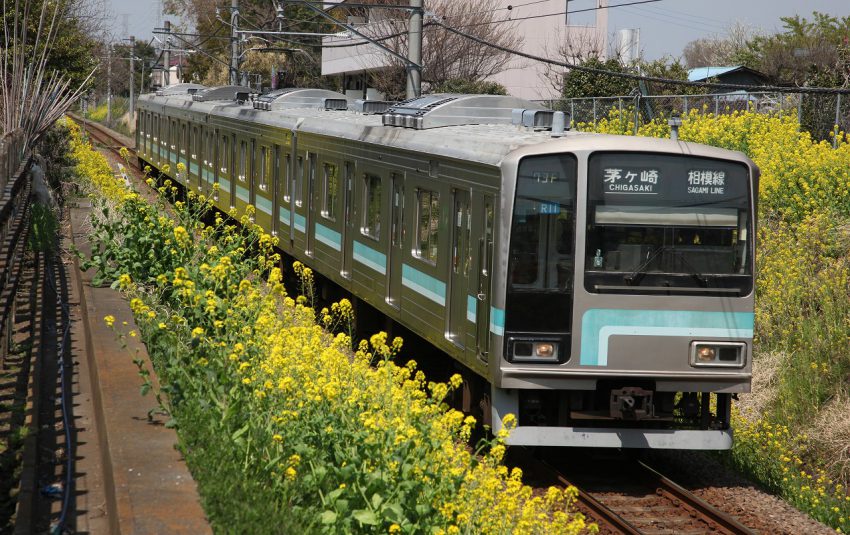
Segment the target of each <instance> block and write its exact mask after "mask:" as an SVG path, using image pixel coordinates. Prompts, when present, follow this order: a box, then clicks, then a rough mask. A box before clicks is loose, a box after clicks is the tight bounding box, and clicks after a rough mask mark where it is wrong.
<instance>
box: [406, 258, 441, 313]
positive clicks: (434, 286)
mask: <svg viewBox="0 0 850 535" xmlns="http://www.w3.org/2000/svg"><path fill="white" fill-rule="evenodd" d="M401 283H402V284H404V285H405V286H407V287H408V288H410V289H411V290H413V291H415V292H418V293H420V294H422V295H424V296H425V297H427V298H428V299H430V300H431V301H434V302H435V303H437V304H438V305H440V306H446V283H445V282H443V281H441V280H440V279H437V278H434V277H432V276H431V275H428V274H427V273H423V272H421V271H419V270H418V269H416V268H414V267H411V266H408V265H407V264H403V265H402V267H401Z"/></svg>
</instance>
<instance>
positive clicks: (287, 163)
mask: <svg viewBox="0 0 850 535" xmlns="http://www.w3.org/2000/svg"><path fill="white" fill-rule="evenodd" d="M283 175H284V180H283V184H281V189H282V190H283V200H284V201H286V202H289V201H290V199H291V198H292V197H291V192H290V191H289V189H290V182H289V181H290V180H291V179H292V155H291V154H287V155H286V157H285V158H284V164H283Z"/></svg>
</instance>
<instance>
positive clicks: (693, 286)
mask: <svg viewBox="0 0 850 535" xmlns="http://www.w3.org/2000/svg"><path fill="white" fill-rule="evenodd" d="M751 214H752V209H751V205H750V190H749V172H748V169H747V167H746V166H745V165H743V164H740V163H736V162H729V161H721V160H712V159H708V158H698V157H692V156H678V155H665V154H646V153H641V154H638V153H604V154H596V155H593V156H591V158H590V162H589V165H588V216H587V217H588V221H587V245H586V248H585V259H584V265H585V286H586V289H587V290H588V291H589V292H601V293H659V292H661V293H665V294H666V293H670V292H672V291H675V293H676V295H708V294H714V295H746V294H747V293H749V292H750V290H751V289H752V253H751V247H752V244H751V240H750V239H749V237H750V236H751V223H752V217H751Z"/></svg>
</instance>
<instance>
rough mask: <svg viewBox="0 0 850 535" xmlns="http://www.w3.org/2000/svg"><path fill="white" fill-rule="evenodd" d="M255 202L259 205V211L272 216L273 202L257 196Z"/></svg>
mask: <svg viewBox="0 0 850 535" xmlns="http://www.w3.org/2000/svg"><path fill="white" fill-rule="evenodd" d="M254 200H255V201H256V203H257V210H259V211H260V212H263V213H266V214H269V215H272V201H271V200H270V199H266V198H265V197H260V196H259V195H256V196H255V197H254Z"/></svg>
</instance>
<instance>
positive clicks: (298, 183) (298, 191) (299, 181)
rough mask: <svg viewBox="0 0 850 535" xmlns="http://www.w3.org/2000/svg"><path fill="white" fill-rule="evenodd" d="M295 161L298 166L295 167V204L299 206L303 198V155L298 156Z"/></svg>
mask: <svg viewBox="0 0 850 535" xmlns="http://www.w3.org/2000/svg"><path fill="white" fill-rule="evenodd" d="M295 163H296V164H297V166H298V167H297V168H296V169H295V192H294V195H295V206H298V207H299V208H300V207H301V204H302V201H303V200H304V157H303V156H298V158H297V159H296V162H295Z"/></svg>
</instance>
